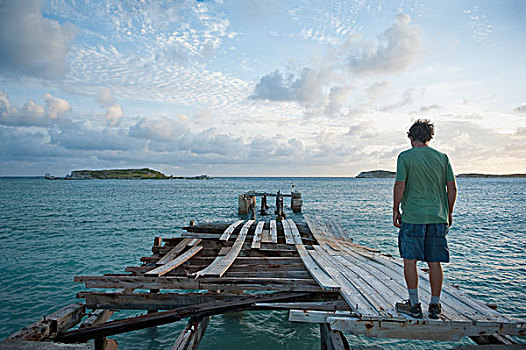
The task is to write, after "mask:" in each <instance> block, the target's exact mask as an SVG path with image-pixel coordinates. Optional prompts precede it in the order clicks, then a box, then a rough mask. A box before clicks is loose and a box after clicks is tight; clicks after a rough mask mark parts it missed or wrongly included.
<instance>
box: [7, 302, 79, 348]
mask: <svg viewBox="0 0 526 350" xmlns="http://www.w3.org/2000/svg"><path fill="white" fill-rule="evenodd" d="M85 312H86V305H84V304H82V303H75V304H70V305H68V306H65V307H63V308H62V309H60V310H57V311H55V312H53V313H51V314H49V315H47V316H45V317H44V318H43V319H42V320H39V321H37V322H35V323H33V324H31V325H29V326H27V327H25V328H23V329H21V330H19V331H17V332H15V333H13V334H11V335H10V336H8V337H7V338H6V340H31V341H42V340H45V339H53V338H54V337H55V336H56V335H57V334H59V333H61V332H64V331H66V330H68V329H70V328H71V327H73V326H75V325H76V324H78V323H79V322H80V321H81V319H82V317H83V316H84V313H85Z"/></svg>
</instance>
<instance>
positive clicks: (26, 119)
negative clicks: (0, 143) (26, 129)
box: [0, 91, 71, 127]
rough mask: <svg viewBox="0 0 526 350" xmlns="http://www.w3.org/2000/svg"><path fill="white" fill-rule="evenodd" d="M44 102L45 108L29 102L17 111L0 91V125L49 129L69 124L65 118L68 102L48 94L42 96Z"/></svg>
mask: <svg viewBox="0 0 526 350" xmlns="http://www.w3.org/2000/svg"><path fill="white" fill-rule="evenodd" d="M44 100H45V104H46V106H45V107H43V106H40V105H38V104H36V103H35V102H34V101H33V100H29V101H28V102H26V103H25V105H24V107H22V109H21V110H19V109H18V108H16V107H14V106H11V103H10V101H9V97H8V96H7V94H6V93H4V92H2V91H0V124H3V125H10V126H40V127H50V126H53V125H59V124H62V125H65V124H68V123H70V122H71V121H70V119H69V118H68V117H67V115H68V113H69V112H70V111H71V105H70V104H69V102H68V101H66V100H63V99H61V98H57V97H53V96H52V95H51V94H49V93H47V94H45V95H44Z"/></svg>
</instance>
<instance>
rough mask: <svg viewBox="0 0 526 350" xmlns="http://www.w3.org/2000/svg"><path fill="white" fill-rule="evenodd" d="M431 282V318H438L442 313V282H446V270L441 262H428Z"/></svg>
mask: <svg viewBox="0 0 526 350" xmlns="http://www.w3.org/2000/svg"><path fill="white" fill-rule="evenodd" d="M427 266H429V282H430V284H431V300H430V301H429V318H434V319H437V318H439V316H440V314H441V313H442V306H441V305H440V292H442V283H443V282H444V272H443V271H442V265H441V264H440V263H439V262H428V263H427Z"/></svg>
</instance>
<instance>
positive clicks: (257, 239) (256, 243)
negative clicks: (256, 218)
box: [250, 221, 265, 249]
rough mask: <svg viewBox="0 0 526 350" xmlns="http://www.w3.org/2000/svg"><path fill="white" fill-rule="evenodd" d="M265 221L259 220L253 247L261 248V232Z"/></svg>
mask: <svg viewBox="0 0 526 350" xmlns="http://www.w3.org/2000/svg"><path fill="white" fill-rule="evenodd" d="M264 225H265V222H264V221H260V222H258V224H257V226H256V231H255V232H254V238H253V239H252V245H251V246H250V248H251V249H259V248H260V247H261V232H262V231H263V226H264Z"/></svg>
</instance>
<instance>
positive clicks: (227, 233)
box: [219, 220, 245, 241]
mask: <svg viewBox="0 0 526 350" xmlns="http://www.w3.org/2000/svg"><path fill="white" fill-rule="evenodd" d="M243 222H245V220H238V221H236V222H234V223H233V224H232V225H230V226H228V227H227V228H226V230H225V232H223V234H222V235H221V237H219V240H220V241H228V238H229V237H230V235H231V234H232V232H234V230H235V229H236V227H238V226H239V225H241V224H242V223H243Z"/></svg>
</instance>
